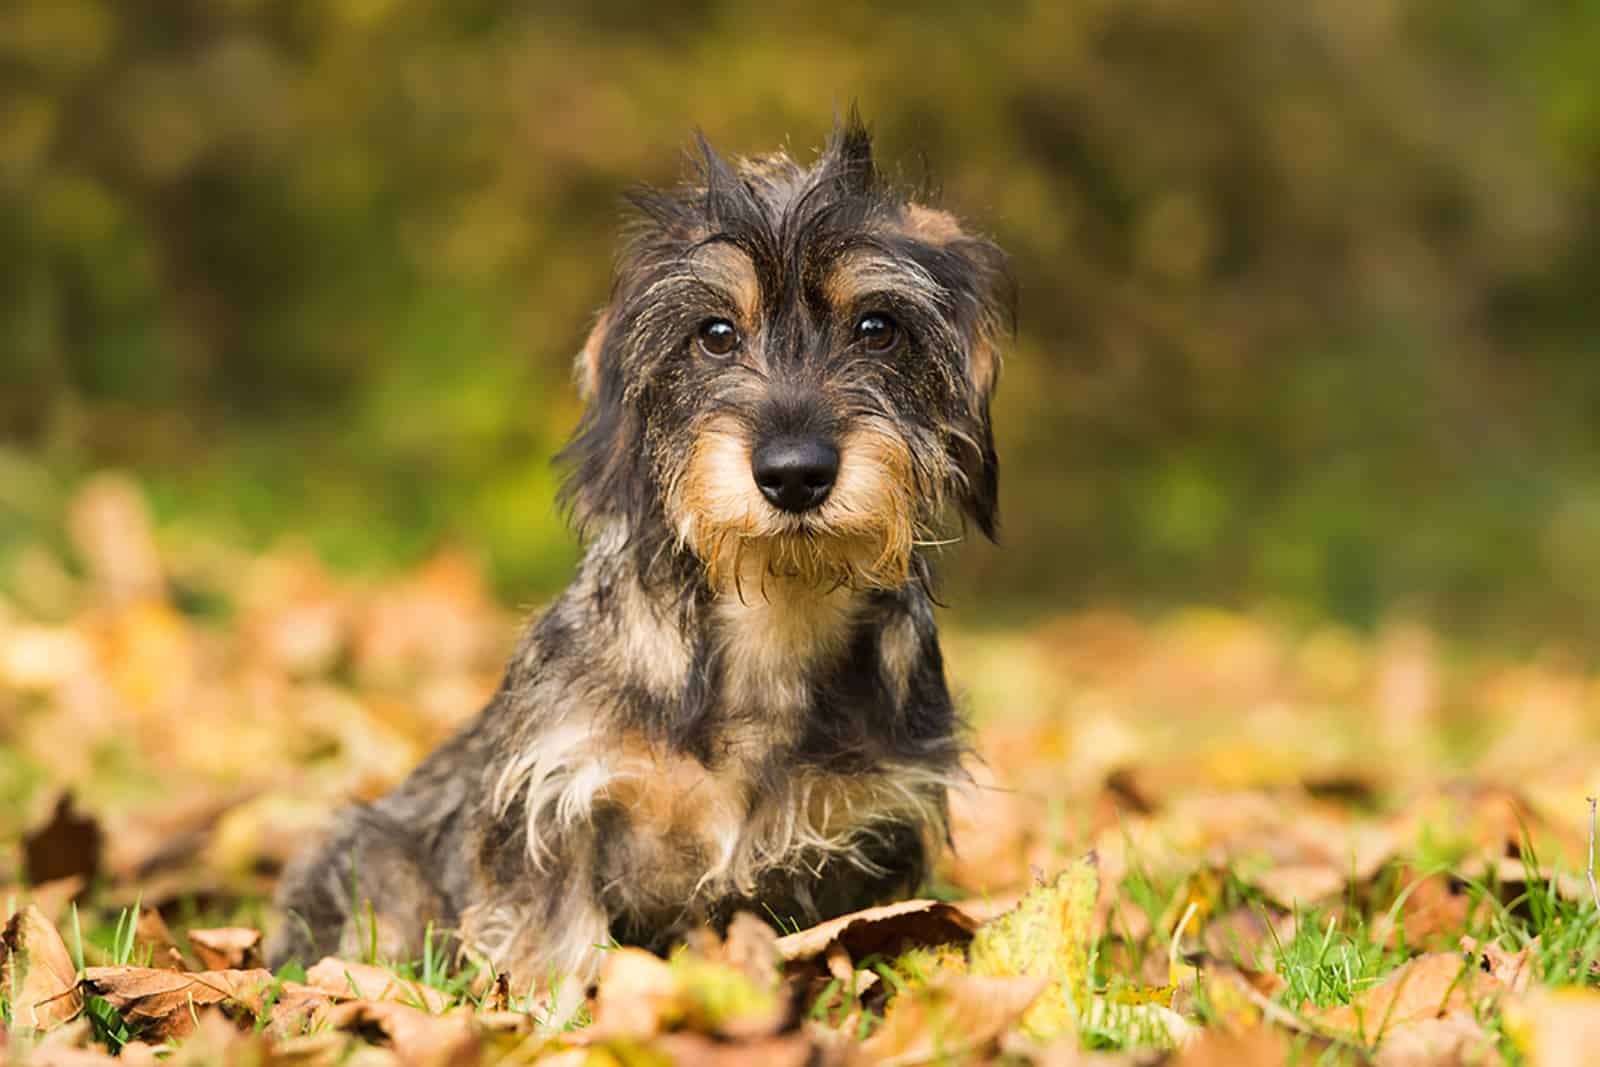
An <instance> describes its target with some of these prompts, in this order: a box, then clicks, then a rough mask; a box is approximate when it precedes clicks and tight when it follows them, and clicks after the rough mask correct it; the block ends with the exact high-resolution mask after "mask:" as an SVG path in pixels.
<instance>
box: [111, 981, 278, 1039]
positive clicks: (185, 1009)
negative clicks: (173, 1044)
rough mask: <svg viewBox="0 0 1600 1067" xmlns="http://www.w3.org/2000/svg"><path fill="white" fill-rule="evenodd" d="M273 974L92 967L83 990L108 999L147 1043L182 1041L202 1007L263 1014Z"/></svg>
mask: <svg viewBox="0 0 1600 1067" xmlns="http://www.w3.org/2000/svg"><path fill="white" fill-rule="evenodd" d="M271 984H272V974H271V972H269V971H265V970H259V969H258V970H249V971H194V972H190V973H184V972H179V971H162V970H157V969H155V968H153V967H90V968H88V969H87V970H85V971H84V974H83V988H84V990H85V991H87V992H89V993H93V994H95V995H96V996H101V997H104V998H105V999H106V1000H108V1001H110V1002H111V1006H112V1007H114V1008H116V1009H117V1010H118V1011H120V1012H121V1013H122V1016H123V1018H124V1019H127V1020H128V1021H129V1022H130V1023H136V1024H139V1025H140V1026H141V1027H142V1029H141V1031H140V1033H141V1036H142V1037H145V1038H147V1039H154V1040H159V1039H169V1038H176V1037H182V1036H184V1035H185V1034H187V1033H189V1032H191V1031H192V1030H193V1029H194V1025H195V1018H196V1015H197V1013H198V1012H199V1011H200V1010H201V1009H202V1008H208V1007H212V1006H213V1005H215V1006H218V1007H223V1006H227V1007H242V1008H244V1009H245V1010H247V1011H249V1012H250V1013H252V1014H254V1013H256V1012H258V1011H260V1010H261V1008H262V1006H263V1003H264V1001H265V996H266V991H267V988H268V987H269V986H270V985H271Z"/></svg>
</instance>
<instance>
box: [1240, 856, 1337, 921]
mask: <svg viewBox="0 0 1600 1067" xmlns="http://www.w3.org/2000/svg"><path fill="white" fill-rule="evenodd" d="M1249 881H1250V884H1251V885H1253V886H1255V887H1256V888H1257V889H1259V890H1261V891H1262V892H1263V893H1265V894H1266V895H1267V896H1269V897H1271V898H1272V899H1273V901H1275V902H1276V903H1278V904H1280V905H1282V906H1283V907H1285V908H1289V909H1291V910H1292V909H1294V908H1296V907H1297V906H1299V907H1303V906H1305V905H1307V904H1315V903H1317V902H1319V901H1322V900H1326V899H1328V898H1329V897H1331V896H1334V895H1335V894H1337V893H1338V892H1339V891H1340V890H1342V889H1343V888H1344V886H1345V876H1344V873H1343V872H1342V871H1339V870H1336V869H1335V868H1333V867H1330V866H1328V865H1326V864H1321V863H1294V864H1283V865H1281V866H1277V867H1269V868H1267V869H1266V870H1264V871H1262V872H1260V873H1259V874H1256V875H1254V876H1253V877H1251V878H1250V879H1249Z"/></svg>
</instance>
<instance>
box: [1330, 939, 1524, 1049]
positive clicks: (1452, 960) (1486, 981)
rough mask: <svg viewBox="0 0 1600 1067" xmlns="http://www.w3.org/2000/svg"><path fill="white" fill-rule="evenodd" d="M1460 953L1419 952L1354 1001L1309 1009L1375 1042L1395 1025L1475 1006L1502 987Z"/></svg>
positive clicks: (1333, 1027)
mask: <svg viewBox="0 0 1600 1067" xmlns="http://www.w3.org/2000/svg"><path fill="white" fill-rule="evenodd" d="M1501 988H1502V987H1501V985H1500V983H1499V982H1496V981H1495V980H1494V979H1493V978H1492V977H1490V976H1489V975H1487V974H1483V973H1482V972H1480V971H1476V970H1475V969H1474V968H1472V967H1470V966H1469V965H1468V964H1467V961H1466V960H1464V959H1462V957H1461V956H1460V955H1457V954H1455V953H1437V954H1435V955H1431V956H1419V957H1417V958H1416V959H1414V960H1411V961H1410V962H1408V963H1406V964H1404V965H1402V966H1400V967H1398V968H1396V969H1395V970H1394V971H1393V972H1392V973H1391V974H1390V975H1389V976H1388V978H1386V979H1385V980H1384V981H1383V982H1382V983H1381V984H1379V985H1376V986H1374V987H1372V988H1371V989H1368V990H1367V991H1366V992H1364V993H1362V994H1361V996H1360V997H1358V998H1356V1000H1355V1001H1353V1002H1351V1003H1350V1004H1344V1005H1340V1006H1338V1007H1334V1008H1327V1009H1324V1010H1322V1011H1314V1012H1310V1013H1308V1018H1309V1019H1310V1020H1311V1021H1312V1022H1313V1023H1314V1024H1315V1025H1316V1026H1317V1027H1318V1028H1319V1029H1321V1030H1323V1031H1324V1032H1328V1033H1338V1034H1346V1035H1351V1034H1353V1035H1355V1036H1356V1037H1357V1038H1358V1039H1359V1040H1361V1041H1362V1042H1364V1043H1366V1044H1369V1045H1372V1044H1376V1043H1377V1042H1378V1041H1380V1040H1382V1038H1383V1037H1384V1035H1385V1034H1387V1033H1388V1032H1390V1031H1391V1030H1393V1029H1395V1028H1398V1027H1402V1026H1409V1025H1412V1024H1414V1023H1417V1022H1421V1021H1423V1020H1425V1019H1434V1018H1438V1017H1440V1016H1443V1015H1447V1014H1449V1013H1451V1012H1454V1011H1459V1010H1463V1009H1470V1008H1471V1006H1472V1004H1473V1002H1474V1000H1475V999H1476V998H1477V997H1480V996H1483V995H1486V994H1488V993H1491V992H1495V991H1498V990H1500V989H1501Z"/></svg>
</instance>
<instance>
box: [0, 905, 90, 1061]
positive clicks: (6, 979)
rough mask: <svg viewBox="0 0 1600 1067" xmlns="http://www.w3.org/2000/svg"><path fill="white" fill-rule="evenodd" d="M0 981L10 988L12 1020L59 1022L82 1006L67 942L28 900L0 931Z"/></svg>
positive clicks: (38, 1025)
mask: <svg viewBox="0 0 1600 1067" xmlns="http://www.w3.org/2000/svg"><path fill="white" fill-rule="evenodd" d="M0 985H3V987H4V988H5V989H6V990H8V991H10V993H11V1010H12V1019H13V1020H14V1022H15V1023H16V1024H18V1025H21V1026H25V1027H30V1028H32V1029H35V1030H49V1029H51V1028H52V1027H55V1026H59V1025H60V1024H62V1023H64V1022H66V1021H67V1020H68V1019H71V1018H73V1017H74V1016H75V1015H77V1014H78V1012H79V1011H80V1010H82V1008H83V995H82V994H81V993H79V992H78V969H77V968H76V967H75V966H73V963H72V957H71V956H70V955H68V954H67V946H66V943H65V942H63V941H62V940H61V935H60V934H59V933H57V932H56V928H55V927H54V926H52V925H51V924H50V920H49V919H46V918H45V917H44V914H43V913H42V912H40V911H39V909H38V908H37V907H34V906H33V905H31V904H30V905H29V906H28V907H26V908H24V909H23V910H22V911H19V912H17V914H15V915H13V916H12V917H11V921H10V922H8V923H6V928H5V932H4V933H3V934H0Z"/></svg>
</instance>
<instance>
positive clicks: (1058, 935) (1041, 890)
mask: <svg viewBox="0 0 1600 1067" xmlns="http://www.w3.org/2000/svg"><path fill="white" fill-rule="evenodd" d="M1099 884H1100V883H1099V871H1098V868H1097V865H1096V862H1095V858H1094V855H1093V854H1092V853H1091V854H1090V855H1088V856H1086V857H1084V858H1083V859H1080V860H1078V861H1077V862H1076V863H1074V864H1072V865H1071V866H1070V867H1068V868H1067V869H1066V870H1065V871H1062V872H1061V874H1060V875H1058V876H1057V877H1056V880H1055V882H1054V883H1053V884H1051V885H1049V886H1041V887H1038V888H1036V889H1033V890H1031V891H1030V892H1028V893H1027V894H1025V895H1024V896H1023V898H1022V900H1021V901H1020V902H1019V903H1018V904H1017V907H1016V909H1015V910H1013V911H1010V912H1007V913H1006V914H1004V915H1002V916H1000V917H999V918H997V919H993V920H991V921H990V922H987V923H985V924H984V925H983V926H982V927H980V928H979V929H978V931H977V932H976V933H975V934H974V935H973V939H972V947H971V950H970V958H971V970H972V973H973V974H974V975H979V976H987V977H1003V978H1010V977H1020V976H1027V977H1043V978H1048V979H1050V980H1051V981H1050V986H1049V989H1048V991H1047V993H1046V995H1045V996H1043V997H1041V998H1040V1000H1039V1003H1038V1004H1036V1005H1035V1006H1034V1007H1033V1008H1032V1009H1031V1010H1030V1011H1029V1012H1028V1015H1027V1017H1026V1018H1025V1019H1024V1020H1023V1029H1024V1030H1025V1031H1026V1032H1028V1033H1029V1035H1030V1036H1033V1037H1035V1038H1038V1039H1039V1040H1042V1041H1048V1040H1051V1039H1053V1038H1055V1037H1058V1036H1060V1035H1062V1034H1064V1033H1068V1032H1070V1031H1071V1030H1072V1029H1073V1027H1074V1025H1075V1023H1076V1016H1077V1012H1079V1011H1082V1010H1083V1009H1084V1007H1085V1006H1086V1005H1087V1004H1088V999H1089V979H1090V974H1089V947H1090V945H1091V943H1092V942H1093V940H1094V934H1093V922H1094V904H1095V897H1096V894H1097V893H1098V891H1099Z"/></svg>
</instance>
